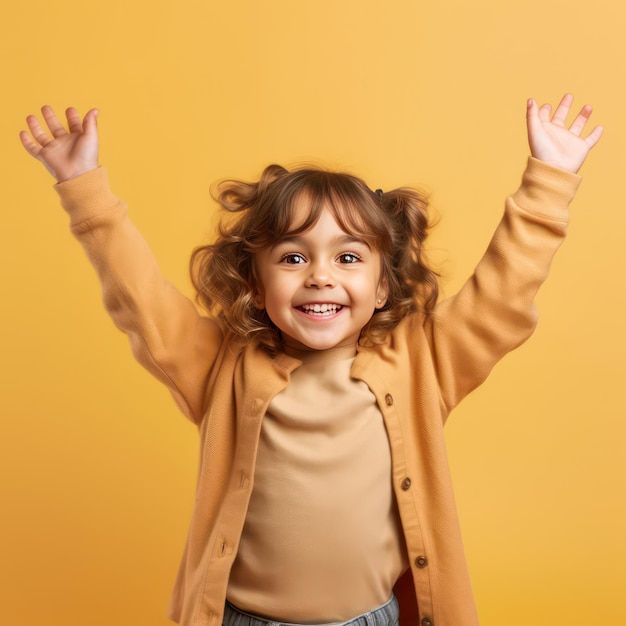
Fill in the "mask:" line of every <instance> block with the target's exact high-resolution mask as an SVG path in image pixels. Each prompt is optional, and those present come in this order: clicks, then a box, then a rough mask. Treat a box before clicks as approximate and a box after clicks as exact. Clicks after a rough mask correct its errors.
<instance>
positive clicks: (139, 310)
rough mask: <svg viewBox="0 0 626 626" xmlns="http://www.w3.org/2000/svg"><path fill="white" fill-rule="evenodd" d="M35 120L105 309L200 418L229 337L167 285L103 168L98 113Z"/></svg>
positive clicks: (33, 127) (32, 145) (40, 151)
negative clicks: (214, 366) (215, 365)
mask: <svg viewBox="0 0 626 626" xmlns="http://www.w3.org/2000/svg"><path fill="white" fill-rule="evenodd" d="M42 114H43V117H44V119H45V121H46V124H47V127H48V130H47V131H45V130H44V129H43V128H42V127H41V125H40V123H39V121H38V119H37V118H36V117H35V116H29V117H28V118H27V123H28V127H29V129H30V134H29V133H27V132H26V131H22V132H21V133H20V139H21V141H22V144H23V145H24V147H25V149H26V150H27V151H28V153H29V154H31V155H32V156H33V157H35V158H36V159H38V160H39V161H41V163H42V164H43V165H44V166H45V167H46V169H47V170H48V171H49V172H50V173H51V174H52V175H53V176H54V177H55V178H56V179H57V181H58V183H59V184H58V185H56V186H55V188H56V190H57V192H58V193H59V195H60V197H61V203H62V205H63V207H64V208H65V209H66V211H67V212H68V213H69V215H70V226H71V229H72V232H73V234H74V235H75V236H76V237H77V239H78V240H79V241H80V243H81V244H82V245H83V248H84V249H85V252H86V253H87V256H88V257H89V259H90V261H91V263H92V264H93V266H94V267H95V269H96V271H97V273H98V276H99V278H100V282H101V284H102V292H103V299H104V304H105V306H106V308H107V310H108V312H109V313H110V315H111V317H112V318H113V321H114V322H115V324H116V325H117V326H118V327H119V328H120V329H121V330H122V331H124V332H125V333H127V335H128V337H129V340H130V343H131V346H132V349H133V352H134V354H135V356H136V358H137V359H138V360H139V361H140V362H141V363H142V365H144V366H145V367H146V368H147V369H148V370H149V371H150V372H152V373H153V374H154V375H155V376H156V377H157V378H159V379H160V380H161V381H162V382H164V383H165V384H166V385H167V386H168V388H169V389H170V391H171V392H172V395H173V396H174V398H175V399H176V401H177V402H178V404H179V406H180V407H181V409H182V410H183V411H184V413H185V414H186V415H187V416H188V417H190V418H191V419H192V420H194V421H199V420H200V419H201V418H202V415H203V412H204V396H205V389H206V381H207V377H208V376H209V372H210V368H211V366H212V364H213V363H214V361H215V358H216V355H217V352H218V349H219V346H220V344H221V340H222V333H221V331H220V329H219V328H218V326H217V324H215V322H213V321H212V320H209V319H208V318H205V317H202V316H200V315H199V314H198V312H197V310H196V308H195V306H194V305H193V303H192V302H191V301H190V300H189V299H188V298H186V297H185V296H183V295H182V294H181V293H180V292H179V291H178V290H177V289H176V288H175V287H173V286H172V285H171V284H170V283H169V282H168V281H166V280H165V279H164V278H163V276H162V275H161V272H160V270H159V267H158V265H157V263H156V260H155V259H154V256H153V255H152V253H151V251H150V249H149V247H148V245H147V244H146V242H145V240H144V239H143V237H142V236H141V234H140V233H139V231H138V230H137V229H136V228H135V226H134V225H133V223H132V222H131V221H130V219H129V218H128V215H127V207H126V205H125V204H124V203H123V202H122V201H121V200H119V199H118V198H116V197H115V196H114V195H113V194H112V193H111V191H110V190H109V186H108V180H107V176H106V171H105V169H104V168H102V167H98V132H97V127H96V118H97V111H96V110H95V109H92V110H91V111H89V113H87V114H86V115H85V117H84V118H83V119H82V120H81V119H80V117H79V115H78V113H77V112H76V110H75V109H73V108H70V109H68V110H67V113H66V115H67V123H68V128H67V130H66V128H65V127H64V126H63V124H61V122H60V121H59V120H58V119H57V117H56V115H55V114H54V112H53V111H52V109H51V108H50V107H43V108H42Z"/></svg>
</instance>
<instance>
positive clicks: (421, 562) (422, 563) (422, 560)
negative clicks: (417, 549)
mask: <svg viewBox="0 0 626 626" xmlns="http://www.w3.org/2000/svg"><path fill="white" fill-rule="evenodd" d="M415 565H417V567H419V568H420V569H422V568H423V567H426V566H427V565H428V559H427V558H426V557H425V556H418V557H417V558H416V559H415Z"/></svg>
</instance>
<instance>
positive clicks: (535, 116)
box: [526, 98, 541, 153]
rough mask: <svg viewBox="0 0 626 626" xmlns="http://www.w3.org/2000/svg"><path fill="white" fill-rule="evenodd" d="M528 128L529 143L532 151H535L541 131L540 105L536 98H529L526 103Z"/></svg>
mask: <svg viewBox="0 0 626 626" xmlns="http://www.w3.org/2000/svg"><path fill="white" fill-rule="evenodd" d="M526 130H527V132H528V144H529V146H530V150H531V153H534V148H535V143H536V140H537V135H538V134H539V132H540V131H541V120H540V119H539V107H538V105H537V102H536V101H535V99H534V98H529V99H528V102H527V103H526Z"/></svg>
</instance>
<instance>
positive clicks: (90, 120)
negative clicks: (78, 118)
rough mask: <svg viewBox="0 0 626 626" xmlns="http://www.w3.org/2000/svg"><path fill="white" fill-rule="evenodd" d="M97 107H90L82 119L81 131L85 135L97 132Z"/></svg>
mask: <svg viewBox="0 0 626 626" xmlns="http://www.w3.org/2000/svg"><path fill="white" fill-rule="evenodd" d="M99 114H100V112H99V111H98V109H90V110H89V111H87V114H86V115H85V119H84V120H83V132H84V133H85V134H86V135H93V134H96V135H97V134H98V115H99Z"/></svg>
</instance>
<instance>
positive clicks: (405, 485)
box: [400, 476, 411, 491]
mask: <svg viewBox="0 0 626 626" xmlns="http://www.w3.org/2000/svg"><path fill="white" fill-rule="evenodd" d="M400 486H401V487H402V490H403V491H407V490H408V489H410V487H411V479H410V478H409V477H408V476H407V477H406V478H405V479H404V480H403V481H402V483H401V484H400Z"/></svg>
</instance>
